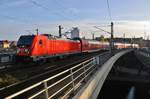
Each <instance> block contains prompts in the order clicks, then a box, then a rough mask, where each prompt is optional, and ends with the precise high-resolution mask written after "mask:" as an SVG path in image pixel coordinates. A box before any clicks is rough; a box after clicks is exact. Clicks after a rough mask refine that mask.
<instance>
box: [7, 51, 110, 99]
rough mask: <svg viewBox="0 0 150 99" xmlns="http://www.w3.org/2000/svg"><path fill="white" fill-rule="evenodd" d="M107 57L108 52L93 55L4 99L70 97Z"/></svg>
mask: <svg viewBox="0 0 150 99" xmlns="http://www.w3.org/2000/svg"><path fill="white" fill-rule="evenodd" d="M102 57H103V58H102ZM104 57H105V59H104ZM109 57H110V55H109V53H104V54H102V55H98V56H95V57H93V58H91V59H88V60H86V61H84V62H82V63H80V64H78V65H76V66H74V67H72V68H70V69H67V70H65V71H63V72H60V73H59V74H56V75H54V76H52V77H50V78H48V79H45V80H43V81H41V82H39V83H36V84H34V85H32V86H30V87H28V88H25V89H23V90H21V91H19V92H17V93H14V94H12V95H10V96H8V97H6V98H5V99H12V98H15V97H17V98H18V97H20V98H22V97H25V98H27V99H36V98H38V99H39V98H42V99H51V98H62V99H64V98H67V97H71V96H72V95H74V94H75V93H76V92H77V90H79V89H80V88H81V86H82V85H84V84H85V82H86V81H87V80H88V79H89V78H90V75H91V74H93V73H94V71H96V70H97V68H98V67H100V65H101V64H103V63H104V61H106V60H107V59H108V58H109Z"/></svg>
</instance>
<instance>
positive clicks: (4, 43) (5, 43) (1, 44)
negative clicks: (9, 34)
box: [0, 40, 10, 48]
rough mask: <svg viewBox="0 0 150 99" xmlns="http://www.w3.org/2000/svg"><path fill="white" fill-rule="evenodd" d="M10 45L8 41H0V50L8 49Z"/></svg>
mask: <svg viewBox="0 0 150 99" xmlns="http://www.w3.org/2000/svg"><path fill="white" fill-rule="evenodd" d="M9 45H10V43H9V41H8V40H1V41H0V48H9V47H10V46H9Z"/></svg>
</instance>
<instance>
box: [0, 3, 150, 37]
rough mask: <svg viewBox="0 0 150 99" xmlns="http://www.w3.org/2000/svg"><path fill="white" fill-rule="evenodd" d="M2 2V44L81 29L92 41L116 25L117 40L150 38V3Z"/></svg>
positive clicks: (83, 34)
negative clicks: (60, 29) (60, 28)
mask: <svg viewBox="0 0 150 99" xmlns="http://www.w3.org/2000/svg"><path fill="white" fill-rule="evenodd" d="M108 1H109V6H110V12H111V19H110V16H109V13H108V6H107V0H0V12H1V13H0V40H3V39H8V40H18V38H19V36H20V35H25V34H27V35H28V34H34V33H35V30H36V29H37V28H38V29H39V32H40V33H41V34H42V33H48V34H52V35H58V25H62V26H63V30H62V31H63V32H66V31H68V30H70V29H71V28H72V27H78V28H79V29H80V33H81V36H82V37H83V36H85V37H86V38H91V37H92V33H95V36H97V37H98V36H100V35H104V36H106V37H108V36H109V34H107V33H104V32H102V31H100V30H98V29H96V28H94V26H99V27H100V28H102V29H104V30H107V31H110V27H109V25H110V22H111V21H113V22H114V35H115V37H123V34H124V33H125V35H126V37H134V36H135V37H145V38H147V37H148V36H149V35H150V13H149V11H150V0H108Z"/></svg>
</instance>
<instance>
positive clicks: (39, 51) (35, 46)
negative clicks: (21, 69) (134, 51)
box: [16, 34, 129, 61]
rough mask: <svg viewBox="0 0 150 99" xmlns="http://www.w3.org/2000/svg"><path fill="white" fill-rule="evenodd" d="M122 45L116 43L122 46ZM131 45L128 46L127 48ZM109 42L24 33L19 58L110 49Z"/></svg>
mask: <svg viewBox="0 0 150 99" xmlns="http://www.w3.org/2000/svg"><path fill="white" fill-rule="evenodd" d="M121 46H122V45H120V44H119V45H117V43H116V44H115V47H116V48H117V47H118V48H121ZM127 47H129V46H126V48H127ZM109 49H110V46H109V42H100V41H94V40H86V39H81V38H73V39H66V38H59V37H55V36H52V35H50V34H40V35H22V36H20V38H19V40H18V42H17V53H16V57H17V60H25V61H28V60H32V61H38V60H42V59H46V58H50V57H54V56H62V55H68V54H76V53H85V52H95V51H98V50H109Z"/></svg>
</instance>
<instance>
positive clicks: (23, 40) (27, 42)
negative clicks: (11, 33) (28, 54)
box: [17, 36, 34, 46]
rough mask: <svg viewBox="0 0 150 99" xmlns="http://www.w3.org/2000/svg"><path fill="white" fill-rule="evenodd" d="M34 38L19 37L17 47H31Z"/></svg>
mask: <svg viewBox="0 0 150 99" xmlns="http://www.w3.org/2000/svg"><path fill="white" fill-rule="evenodd" d="M33 38H34V36H21V37H20V38H19V40H18V43H17V46H21V45H31V43H32V40H33Z"/></svg>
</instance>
